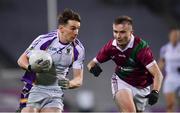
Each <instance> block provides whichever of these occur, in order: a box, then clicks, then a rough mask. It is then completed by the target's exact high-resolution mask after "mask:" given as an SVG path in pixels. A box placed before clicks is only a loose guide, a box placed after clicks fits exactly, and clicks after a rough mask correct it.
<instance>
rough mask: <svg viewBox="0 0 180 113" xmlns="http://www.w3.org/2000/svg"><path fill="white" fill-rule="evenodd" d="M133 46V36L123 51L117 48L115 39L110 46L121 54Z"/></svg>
mask: <svg viewBox="0 0 180 113" xmlns="http://www.w3.org/2000/svg"><path fill="white" fill-rule="evenodd" d="M133 44H134V36H133V35H131V39H130V41H129V43H128V45H127V46H126V47H125V48H124V49H121V48H120V47H119V46H117V42H116V39H114V40H113V42H112V45H113V46H115V47H116V48H117V49H118V50H120V51H121V52H124V51H126V50H127V49H128V48H132V47H133Z"/></svg>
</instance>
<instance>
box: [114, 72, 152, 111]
mask: <svg viewBox="0 0 180 113" xmlns="http://www.w3.org/2000/svg"><path fill="white" fill-rule="evenodd" d="M111 86H112V94H113V97H115V94H116V93H117V92H118V91H119V90H121V89H126V90H128V91H130V92H131V93H132V94H133V99H134V103H135V105H136V108H137V110H138V111H144V110H145V106H146V105H147V98H144V97H145V96H146V95H148V94H149V93H150V86H148V87H146V88H143V89H138V88H136V87H133V86H131V85H129V84H128V83H126V82H124V81H123V80H121V79H120V78H119V77H118V76H117V75H116V74H114V75H113V76H112V78H111Z"/></svg>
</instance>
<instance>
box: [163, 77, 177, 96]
mask: <svg viewBox="0 0 180 113" xmlns="http://www.w3.org/2000/svg"><path fill="white" fill-rule="evenodd" d="M179 88H180V81H179V80H178V78H173V79H172V78H169V77H168V76H166V77H165V79H164V84H163V93H176V92H177V91H178V89H179Z"/></svg>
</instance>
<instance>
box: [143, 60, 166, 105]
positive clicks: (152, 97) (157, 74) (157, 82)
mask: <svg viewBox="0 0 180 113" xmlns="http://www.w3.org/2000/svg"><path fill="white" fill-rule="evenodd" d="M148 71H149V72H150V73H151V74H152V75H153V76H154V79H153V81H154V82H153V87H152V91H151V93H150V94H149V95H147V96H146V97H147V98H148V103H149V104H150V105H154V104H155V103H157V101H158V98H159V91H160V88H161V84H162V80H163V76H162V73H161V71H160V69H159V67H158V65H157V63H156V62H155V63H154V64H153V65H152V66H151V67H149V68H148Z"/></svg>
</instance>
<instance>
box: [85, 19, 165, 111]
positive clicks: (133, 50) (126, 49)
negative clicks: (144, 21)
mask: <svg viewBox="0 0 180 113" xmlns="http://www.w3.org/2000/svg"><path fill="white" fill-rule="evenodd" d="M132 26H133V22H132V19H131V18H130V17H128V16H120V17H117V18H116V19H115V21H114V23H113V36H114V39H111V40H110V41H109V42H108V43H107V44H105V45H104V47H103V48H102V49H101V50H100V51H99V53H98V54H97V56H96V57H95V58H94V59H93V60H91V61H90V62H89V63H88V65H87V67H88V69H89V71H90V72H91V73H92V74H94V75H95V76H96V77H97V76H99V74H100V73H101V72H102V69H101V67H100V65H99V64H100V63H104V62H106V61H108V60H113V61H114V62H115V64H116V68H115V72H114V74H113V76H112V79H111V83H112V93H113V96H114V99H115V102H116V104H117V106H118V108H119V110H120V111H121V112H136V111H138V112H140V111H144V110H145V106H146V102H147V101H148V103H149V104H150V105H154V104H155V103H156V102H157V101H158V95H159V90H160V88H161V83H162V79H163V76H162V73H161V71H160V70H159V68H158V66H157V63H156V61H155V60H154V58H153V54H152V51H151V49H150V48H149V45H148V44H147V43H146V42H145V41H144V40H142V39H141V38H139V37H137V36H134V34H133V33H132V32H133V28H132ZM151 84H152V90H151V91H150V85H151Z"/></svg>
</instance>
